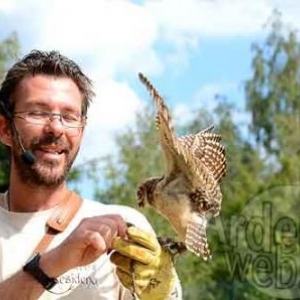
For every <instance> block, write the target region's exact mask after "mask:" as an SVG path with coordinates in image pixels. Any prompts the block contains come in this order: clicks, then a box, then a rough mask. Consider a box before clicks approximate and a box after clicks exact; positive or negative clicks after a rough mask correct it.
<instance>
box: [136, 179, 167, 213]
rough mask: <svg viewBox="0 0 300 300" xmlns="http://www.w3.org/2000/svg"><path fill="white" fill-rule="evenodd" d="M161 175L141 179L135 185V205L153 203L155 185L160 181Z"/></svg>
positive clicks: (143, 205) (141, 205)
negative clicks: (136, 185)
mask: <svg viewBox="0 0 300 300" xmlns="http://www.w3.org/2000/svg"><path fill="white" fill-rule="evenodd" d="M161 180H162V178H161V177H152V178H147V179H145V180H143V181H142V182H141V183H140V184H139V185H138V187H137V193H136V194H137V205H138V206H139V207H145V206H146V205H153V195H154V190H155V188H156V185H157V183H158V182H159V181H161Z"/></svg>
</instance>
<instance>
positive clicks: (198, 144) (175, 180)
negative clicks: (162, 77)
mask: <svg viewBox="0 0 300 300" xmlns="http://www.w3.org/2000/svg"><path fill="white" fill-rule="evenodd" d="M139 78H140V80H141V82H142V83H143V84H144V85H145V86H146V88H147V89H148V91H149V92H150V95H151V96H152V98H153V100H154V102H155V104H156V107H157V115H156V127H157V130H158V135H159V142H160V145H161V149H162V151H163V153H164V157H165V166H166V167H165V173H164V175H163V176H162V177H152V178H147V179H145V180H143V181H142V182H141V183H140V184H139V186H138V188H137V204H138V205H139V206H140V207H143V206H146V205H151V206H153V207H154V208H155V209H156V210H157V212H158V213H160V214H161V215H163V216H164V217H165V218H166V219H167V220H168V221H169V223H170V224H171V225H172V227H173V229H174V230H175V231H176V232H177V235H178V238H179V242H177V245H179V244H181V245H184V247H185V249H187V250H189V251H191V252H193V253H195V254H196V255H198V256H202V257H203V258H204V259H205V260H206V259H207V258H210V257H211V255H210V250H209V246H208V241H207V236H206V227H207V222H208V220H209V218H211V217H212V216H214V217H215V216H217V215H218V214H219V212H220V209H221V202H222V193H221V190H220V180H221V179H222V177H223V176H225V174H226V157H225V148H224V146H223V145H222V144H221V143H220V141H221V136H220V135H219V134H216V133H213V128H214V127H213V126H210V127H208V128H206V129H204V130H202V131H200V132H198V133H196V134H189V135H186V136H183V137H177V136H176V134H175V131H174V128H173V126H172V120H171V115H170V113H169V110H168V108H167V106H166V104H165V103H164V100H163V98H162V97H161V96H160V95H159V93H158V91H157V90H156V89H155V88H154V86H153V85H152V84H151V83H150V81H149V80H148V79H147V78H146V77H145V76H144V75H143V74H141V73H139Z"/></svg>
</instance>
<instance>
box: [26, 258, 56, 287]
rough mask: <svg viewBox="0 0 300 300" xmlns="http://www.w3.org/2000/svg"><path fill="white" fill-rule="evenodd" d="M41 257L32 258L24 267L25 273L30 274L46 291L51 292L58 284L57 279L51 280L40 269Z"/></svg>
mask: <svg viewBox="0 0 300 300" xmlns="http://www.w3.org/2000/svg"><path fill="white" fill-rule="evenodd" d="M40 258H41V255H40V254H39V253H37V254H35V255H34V256H33V258H30V259H29V261H28V262H27V263H26V265H25V266H24V267H23V271H24V272H27V273H29V274H30V275H31V276H32V277H33V278H35V279H36V280H37V281H38V282H39V283H40V284H41V285H42V286H43V287H44V288H45V289H46V290H48V291H49V290H51V289H52V288H53V287H54V286H55V285H56V284H57V282H58V280H57V279H56V278H51V277H49V276H48V275H46V274H45V273H44V271H43V270H42V269H41V268H40V266H39V262H40Z"/></svg>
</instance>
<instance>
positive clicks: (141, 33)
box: [0, 0, 300, 159]
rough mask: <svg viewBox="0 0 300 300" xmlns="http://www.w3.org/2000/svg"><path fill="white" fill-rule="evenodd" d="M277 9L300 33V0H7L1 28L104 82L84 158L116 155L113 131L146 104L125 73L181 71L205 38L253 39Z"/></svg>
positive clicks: (184, 108) (212, 89) (0, 10)
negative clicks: (139, 1)
mask: <svg viewBox="0 0 300 300" xmlns="http://www.w3.org/2000/svg"><path fill="white" fill-rule="evenodd" d="M276 7H278V8H279V9H280V10H281V11H282V13H283V16H284V21H286V22H290V23H291V24H293V25H294V26H298V28H300V19H299V14H300V1H294V0H285V1H282V0H281V1H280V0H260V1H253V0H202V1H200V0H148V1H144V2H143V3H142V4H137V3H134V2H131V1H129V0H77V1H74V0H52V1H40V0H0V28H1V31H4V29H5V28H6V29H7V30H8V31H9V32H10V31H12V30H16V31H17V32H18V33H19V36H20V40H21V45H22V47H23V50H24V51H26V52H27V51H28V50H29V49H32V48H42V49H59V50H60V51H61V52H63V53H64V54H66V55H68V56H70V57H71V58H74V59H76V60H77V61H78V62H79V63H80V64H81V65H82V66H83V69H84V70H85V71H87V72H88V73H89V74H93V78H97V79H98V80H99V81H101V82H100V83H98V82H96V91H97V99H96V100H95V101H94V103H92V106H91V110H90V115H89V125H88V128H87V131H86V136H85V139H84V145H83V148H82V152H81V154H80V159H85V158H90V157H91V156H99V155H101V154H104V153H107V152H108V151H111V149H112V148H113V146H112V145H113V142H112V135H113V133H114V132H116V131H118V130H120V129H121V128H123V127H124V126H125V125H126V124H128V123H130V122H131V121H132V119H133V116H134V113H135V111H136V109H137V108H138V107H139V106H140V101H141V100H139V98H138V96H137V95H136V94H135V92H134V91H133V90H132V88H131V87H130V86H129V85H128V84H127V83H125V82H123V83H120V82H118V81H117V80H116V78H119V75H120V74H121V75H122V74H126V78H128V79H131V78H132V76H133V75H132V74H134V76H135V75H136V73H137V71H143V72H145V74H148V75H149V76H150V75H153V74H156V75H158V74H163V73H164V72H165V71H166V70H167V69H168V67H169V69H171V68H170V66H172V71H174V70H175V71H176V72H180V70H181V69H182V68H184V67H185V66H186V65H187V63H188V59H189V54H190V52H191V51H195V50H196V49H198V47H199V46H201V38H202V37H203V36H206V37H225V38H226V37H237V36H254V35H256V34H259V33H260V32H261V29H262V27H261V26H262V24H263V23H264V22H265V21H266V19H267V18H268V17H269V16H270V15H271V12H272V10H273V9H274V8H276ZM9 32H8V33H9ZM228 84H229V85H230V83H218V84H212V85H209V86H205V87H203V88H202V89H201V90H200V91H199V93H198V95H197V97H196V99H197V102H201V101H202V100H203V101H205V103H207V99H211V100H212V99H213V96H214V95H215V94H216V93H218V92H219V91H220V85H222V88H221V90H222V91H223V92H224V85H225V86H226V85H228ZM210 103H211V104H212V105H213V101H212V102H210ZM195 105H196V103H191V104H189V105H187V104H181V105H180V106H179V107H176V108H175V115H178V114H183V112H184V113H185V115H186V116H188V115H189V114H188V111H189V109H190V107H194V106H195Z"/></svg>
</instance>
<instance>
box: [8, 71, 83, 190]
mask: <svg viewBox="0 0 300 300" xmlns="http://www.w3.org/2000/svg"><path fill="white" fill-rule="evenodd" d="M13 98H14V101H15V109H14V112H33V111H35V112H51V113H57V114H63V115H81V102H82V96H81V94H80V91H79V89H78V87H77V86H76V84H75V83H74V82H73V81H72V80H71V79H68V78H54V77H50V76H45V75H37V76H34V77H28V78H25V79H23V80H22V81H21V83H20V84H19V86H18V90H17V92H16V93H15V94H14V95H13ZM17 115H18V114H17ZM20 115H21V116H22V113H21V114H20ZM14 123H15V126H16V128H17V131H18V133H19V135H20V139H21V141H22V143H23V146H24V148H25V149H26V150H30V151H31V152H32V153H33V154H34V156H35V157H36V162H35V163H34V164H33V165H32V166H30V165H28V164H26V163H25V162H24V161H23V159H22V158H21V156H20V155H21V154H22V151H21V148H20V145H19V142H18V140H17V137H16V135H15V134H14V135H15V137H14V139H13V140H12V145H11V152H12V171H15V172H16V174H17V176H18V177H19V178H20V179H21V180H22V181H23V182H26V183H29V184H33V185H39V186H47V187H49V186H56V185H59V184H61V183H62V182H63V181H64V180H65V178H66V176H67V173H68V171H69V169H70V167H71V165H72V163H73V161H74V160H75V158H76V155H77V153H78V150H79V146H80V142H81V139H82V134H83V128H68V127H64V126H63V125H62V124H61V121H60V118H59V117H58V116H54V117H53V118H52V119H51V120H49V122H47V123H46V124H44V125H37V124H31V123H29V122H28V121H26V120H24V119H22V118H19V117H15V118H14Z"/></svg>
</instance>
